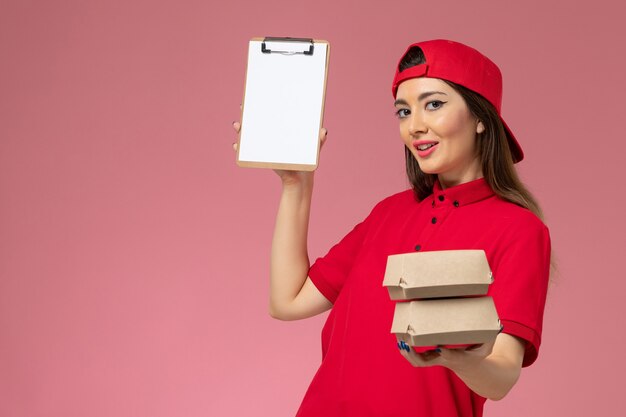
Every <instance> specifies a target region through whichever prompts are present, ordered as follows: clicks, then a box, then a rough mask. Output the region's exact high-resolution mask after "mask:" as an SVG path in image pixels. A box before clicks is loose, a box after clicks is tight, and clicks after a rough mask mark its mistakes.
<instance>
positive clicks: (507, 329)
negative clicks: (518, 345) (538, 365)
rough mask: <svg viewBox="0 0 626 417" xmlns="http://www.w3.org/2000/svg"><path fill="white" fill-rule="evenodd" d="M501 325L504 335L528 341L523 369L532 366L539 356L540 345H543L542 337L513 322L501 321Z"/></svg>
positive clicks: (528, 328)
mask: <svg viewBox="0 0 626 417" xmlns="http://www.w3.org/2000/svg"><path fill="white" fill-rule="evenodd" d="M500 323H501V324H502V325H503V326H504V329H503V330H502V332H503V333H507V334H510V335H513V336H517V337H519V338H521V339H524V340H525V341H526V350H525V352H524V361H523V362H522V367H527V366H530V365H532V363H533V362H535V360H536V359H537V356H538V354H539V345H540V344H541V336H539V334H537V332H536V331H535V330H533V329H531V328H530V327H527V326H525V325H523V324H521V323H518V322H516V321H511V320H503V319H500Z"/></svg>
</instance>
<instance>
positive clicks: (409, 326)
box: [391, 297, 501, 346]
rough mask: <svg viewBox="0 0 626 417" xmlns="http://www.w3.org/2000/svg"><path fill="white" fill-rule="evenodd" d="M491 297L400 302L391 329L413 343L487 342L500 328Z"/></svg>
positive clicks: (435, 344) (412, 344) (431, 344)
mask: <svg viewBox="0 0 626 417" xmlns="http://www.w3.org/2000/svg"><path fill="white" fill-rule="evenodd" d="M500 328H501V326H500V320H499V319H498V314H497V312H496V308H495V304H494V303H493V299H492V298H491V297H472V298H453V299H438V300H419V301H410V302H399V303H397V304H396V309H395V313H394V317H393V323H392V325H391V333H395V334H396V336H397V337H398V338H399V339H401V340H404V341H405V342H406V343H408V344H409V345H411V346H437V345H445V344H476V343H485V342H487V341H489V340H491V339H493V338H495V337H496V336H497V335H498V333H499V332H500Z"/></svg>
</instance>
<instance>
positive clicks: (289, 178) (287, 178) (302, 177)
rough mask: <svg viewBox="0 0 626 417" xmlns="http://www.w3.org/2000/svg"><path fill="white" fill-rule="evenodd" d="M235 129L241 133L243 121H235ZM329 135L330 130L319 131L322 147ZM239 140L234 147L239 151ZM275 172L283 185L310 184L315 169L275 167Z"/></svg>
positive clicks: (322, 129)
mask: <svg viewBox="0 0 626 417" xmlns="http://www.w3.org/2000/svg"><path fill="white" fill-rule="evenodd" d="M233 129H235V132H237V134H239V132H240V131H241V123H240V122H233ZM327 136H328V130H326V128H321V129H320V133H319V141H320V149H321V147H322V146H324V143H325V142H326V138H327ZM238 146H239V142H235V143H233V149H234V151H235V152H237V148H238ZM274 172H275V173H276V174H277V175H278V176H279V177H280V179H281V180H282V183H283V186H297V185H310V183H311V182H312V180H313V172H314V171H292V170H286V169H275V170H274Z"/></svg>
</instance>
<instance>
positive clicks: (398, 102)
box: [393, 91, 447, 106]
mask: <svg viewBox="0 0 626 417" xmlns="http://www.w3.org/2000/svg"><path fill="white" fill-rule="evenodd" d="M433 94H443V95H444V96H447V94H446V93H444V92H443V91H427V92H425V93H422V94H420V95H419V96H417V101H422V100H424V99H425V98H426V97H429V96H432V95H433ZM398 104H404V105H405V106H408V105H409V103H407V102H406V100H404V99H401V98H399V99H397V100H396V101H394V102H393V105H394V106H397V105H398Z"/></svg>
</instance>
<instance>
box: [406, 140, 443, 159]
mask: <svg viewBox="0 0 626 417" xmlns="http://www.w3.org/2000/svg"><path fill="white" fill-rule="evenodd" d="M431 143H434V145H433V146H431V147H430V148H428V149H426V150H425V151H420V150H419V149H418V148H417V147H418V146H420V145H428V144H431ZM411 144H412V145H413V147H414V148H415V150H416V151H417V155H418V156H419V157H421V158H425V157H427V156H428V155H430V154H431V153H433V152H435V150H436V149H437V146H438V145H439V142H437V141H436V140H415V141H413V142H412V143H411Z"/></svg>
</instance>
